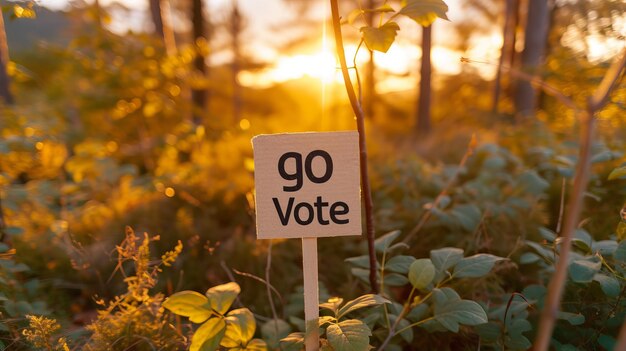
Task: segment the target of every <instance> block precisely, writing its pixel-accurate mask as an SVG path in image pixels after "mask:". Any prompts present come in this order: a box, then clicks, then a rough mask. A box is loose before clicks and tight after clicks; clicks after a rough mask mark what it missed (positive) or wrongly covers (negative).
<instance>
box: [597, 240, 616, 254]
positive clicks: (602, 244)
mask: <svg viewBox="0 0 626 351" xmlns="http://www.w3.org/2000/svg"><path fill="white" fill-rule="evenodd" d="M615 250H617V241H615V240H600V241H594V242H592V243H591V251H592V252H594V253H595V252H599V253H600V255H602V256H611V255H613V253H614V252H615Z"/></svg>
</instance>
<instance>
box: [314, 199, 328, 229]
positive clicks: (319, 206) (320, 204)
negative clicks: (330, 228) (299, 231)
mask: <svg viewBox="0 0 626 351" xmlns="http://www.w3.org/2000/svg"><path fill="white" fill-rule="evenodd" d="M326 206H328V202H322V197H321V196H318V197H317V200H316V201H315V208H317V221H318V222H319V224H321V225H327V224H330V222H329V221H327V220H325V219H324V217H323V214H322V208H323V207H326Z"/></svg>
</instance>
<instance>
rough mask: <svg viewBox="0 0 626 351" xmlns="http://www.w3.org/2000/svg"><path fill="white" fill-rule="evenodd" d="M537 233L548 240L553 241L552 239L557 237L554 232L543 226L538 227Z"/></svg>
mask: <svg viewBox="0 0 626 351" xmlns="http://www.w3.org/2000/svg"><path fill="white" fill-rule="evenodd" d="M539 235H541V237H542V238H544V239H545V240H546V241H548V242H554V240H556V238H557V235H556V233H555V232H553V231H552V230H550V229H548V228H545V227H539Z"/></svg>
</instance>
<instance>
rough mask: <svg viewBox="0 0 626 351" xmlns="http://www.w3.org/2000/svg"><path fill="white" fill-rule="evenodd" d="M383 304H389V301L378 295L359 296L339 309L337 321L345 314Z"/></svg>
mask: <svg viewBox="0 0 626 351" xmlns="http://www.w3.org/2000/svg"><path fill="white" fill-rule="evenodd" d="M383 303H391V301H389V300H387V299H386V298H384V297H382V296H380V295H374V294H367V295H363V296H359V297H357V298H356V299H354V300H351V301H348V302H347V303H346V304H345V306H343V307H341V308H340V309H339V311H338V312H337V319H341V317H343V316H345V315H346V314H348V313H350V312H352V311H356V310H358V309H360V308H365V307H370V306H376V305H380V304H383Z"/></svg>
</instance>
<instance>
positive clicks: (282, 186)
mask: <svg viewBox="0 0 626 351" xmlns="http://www.w3.org/2000/svg"><path fill="white" fill-rule="evenodd" d="M358 140H359V135H358V133H357V132H356V131H349V132H325V133H290V134H270V135H258V136H256V137H254V138H253V139H252V146H253V149H254V181H255V187H256V206H255V207H256V224H257V238H258V239H276V238H309V237H310V238H317V237H326V236H345V235H361V189H360V176H359V145H358V143H359V141H358Z"/></svg>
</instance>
